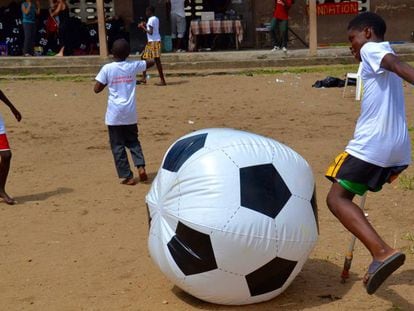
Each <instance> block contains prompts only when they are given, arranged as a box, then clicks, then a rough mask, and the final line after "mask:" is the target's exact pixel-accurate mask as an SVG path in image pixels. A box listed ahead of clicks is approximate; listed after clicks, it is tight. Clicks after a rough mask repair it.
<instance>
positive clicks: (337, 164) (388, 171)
mask: <svg viewBox="0 0 414 311" xmlns="http://www.w3.org/2000/svg"><path fill="white" fill-rule="evenodd" d="M407 167H408V165H402V166H393V167H381V166H377V165H374V164H371V163H368V162H365V161H363V160H360V159H358V158H356V157H354V156H352V155H350V154H349V153H347V152H342V153H341V154H339V155H338V156H337V157H336V158H335V160H334V162H333V163H331V165H330V166H329V167H328V170H327V171H326V174H325V176H326V177H327V178H328V179H329V180H331V181H339V180H347V181H350V182H353V183H359V184H362V185H366V186H367V187H368V190H370V191H378V190H380V189H381V188H382V186H383V185H384V184H385V183H391V182H392V181H394V180H395V179H396V178H397V176H398V175H399V174H400V173H401V172H402V171H403V170H405V169H406V168H407Z"/></svg>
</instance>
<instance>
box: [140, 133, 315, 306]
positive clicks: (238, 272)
mask: <svg viewBox="0 0 414 311" xmlns="http://www.w3.org/2000/svg"><path fill="white" fill-rule="evenodd" d="M314 190H315V187H314V179H313V175H312V171H311V169H310V167H309V165H308V163H307V162H306V161H305V160H304V159H303V158H302V157H301V156H300V155H299V154H297V153H296V152H295V151H293V150H292V149H290V148H289V147H287V146H285V145H283V144H281V143H278V142H277V141H275V140H272V139H270V138H266V137H263V136H259V135H255V134H252V133H248V132H242V131H237V130H233V129H206V130H200V131H197V132H194V133H191V134H189V135H186V136H184V137H182V138H180V139H179V140H178V141H176V142H175V143H174V144H173V145H172V146H171V147H170V148H169V150H168V151H167V153H166V155H165V157H164V160H163V163H162V167H161V168H160V170H159V172H158V174H157V176H156V178H155V180H154V182H153V184H152V187H151V190H150V192H149V193H148V194H147V197H146V201H147V205H148V208H149V217H150V230H149V240H148V244H149V250H150V254H151V257H152V259H153V260H154V261H155V263H156V264H157V265H158V266H159V268H160V269H161V270H162V272H163V273H164V274H165V275H166V276H167V277H168V278H169V279H170V280H171V281H172V282H173V283H174V284H176V285H177V286H178V287H180V288H181V289H183V290H184V291H186V292H188V293H190V294H191V295H193V296H195V297H197V298H199V299H202V300H205V301H209V302H213V303H218V304H235V305H241V304H249V303H255V302H260V301H265V300H269V299H271V298H273V297H275V296H277V295H279V294H280V293H282V292H283V291H284V290H285V289H286V288H287V287H288V286H289V284H290V283H291V282H292V281H293V279H294V278H295V277H296V275H297V274H298V273H299V272H300V270H301V268H302V266H303V264H304V263H305V261H306V260H307V259H308V256H309V253H310V252H311V250H312V249H313V247H314V245H315V244H316V241H317V237H318V222H317V208H316V200H315V197H314Z"/></svg>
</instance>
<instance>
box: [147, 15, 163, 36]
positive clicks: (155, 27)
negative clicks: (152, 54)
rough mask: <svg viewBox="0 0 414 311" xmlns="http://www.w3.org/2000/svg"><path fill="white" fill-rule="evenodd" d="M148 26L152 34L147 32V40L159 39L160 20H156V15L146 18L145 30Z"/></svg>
mask: <svg viewBox="0 0 414 311" xmlns="http://www.w3.org/2000/svg"><path fill="white" fill-rule="evenodd" d="M150 26H151V27H152V35H150V34H149V33H148V32H147V38H148V42H153V41H161V36H160V21H159V20H158V17H156V16H151V17H150V18H149V19H148V22H147V31H149V30H150Z"/></svg>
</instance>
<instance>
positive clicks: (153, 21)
mask: <svg viewBox="0 0 414 311" xmlns="http://www.w3.org/2000/svg"><path fill="white" fill-rule="evenodd" d="M154 13H155V9H154V7H153V6H149V7H147V9H146V11H145V14H146V15H147V17H148V21H147V22H146V23H145V22H142V23H139V24H138V28H141V29H142V30H143V31H145V32H146V33H147V39H148V42H147V44H146V46H145V49H144V52H143V53H142V59H153V60H154V61H155V65H156V66H157V69H158V75H159V76H160V79H161V83H160V84H157V85H161V86H163V85H167V83H166V82H165V78H164V73H163V70H162V64H161V36H160V31H159V29H160V21H159V20H158V17H156V16H154ZM146 82H147V72H146V71H145V70H144V71H143V73H142V80H141V81H140V83H144V84H145V83H146Z"/></svg>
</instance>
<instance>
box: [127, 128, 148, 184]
mask: <svg viewBox="0 0 414 311" xmlns="http://www.w3.org/2000/svg"><path fill="white" fill-rule="evenodd" d="M126 146H127V148H128V149H129V151H130V152H131V157H132V161H133V162H134V165H135V166H136V167H137V169H138V175H139V179H140V180H141V181H146V180H147V179H148V176H147V174H146V171H145V159H144V154H143V152H142V147H141V143H140V141H139V139H138V126H137V125H136V124H134V125H129V126H128V134H127V140H126Z"/></svg>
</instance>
